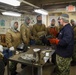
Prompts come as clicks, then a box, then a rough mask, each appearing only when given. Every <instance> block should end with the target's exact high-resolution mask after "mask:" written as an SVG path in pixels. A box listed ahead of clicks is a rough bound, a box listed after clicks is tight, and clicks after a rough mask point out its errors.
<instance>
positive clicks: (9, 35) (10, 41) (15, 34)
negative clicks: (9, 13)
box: [6, 22, 21, 75]
mask: <svg viewBox="0 0 76 75" xmlns="http://www.w3.org/2000/svg"><path fill="white" fill-rule="evenodd" d="M17 28H18V22H14V23H13V24H11V28H10V29H8V30H7V32H6V43H7V47H8V48H9V50H10V51H12V52H13V54H16V48H17V46H18V45H19V44H20V43H21V37H20V32H19V31H18V30H17ZM17 40H18V41H17ZM16 65H17V63H16V62H11V65H10V72H11V75H16V74H17V72H16V68H17V67H16Z"/></svg>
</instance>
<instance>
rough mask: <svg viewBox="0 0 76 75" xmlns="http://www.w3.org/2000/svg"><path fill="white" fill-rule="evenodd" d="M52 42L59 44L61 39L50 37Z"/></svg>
mask: <svg viewBox="0 0 76 75" xmlns="http://www.w3.org/2000/svg"><path fill="white" fill-rule="evenodd" d="M49 41H50V43H51V44H56V45H57V44H58V43H59V39H56V38H53V39H49Z"/></svg>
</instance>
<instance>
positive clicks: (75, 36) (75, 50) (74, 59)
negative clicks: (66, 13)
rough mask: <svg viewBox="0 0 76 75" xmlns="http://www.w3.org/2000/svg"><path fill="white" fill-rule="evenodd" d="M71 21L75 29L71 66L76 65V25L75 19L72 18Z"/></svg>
mask: <svg viewBox="0 0 76 75" xmlns="http://www.w3.org/2000/svg"><path fill="white" fill-rule="evenodd" d="M70 23H71V26H72V28H73V30H74V51H73V57H72V62H71V66H75V65H76V25H75V21H74V20H73V19H71V21H70Z"/></svg>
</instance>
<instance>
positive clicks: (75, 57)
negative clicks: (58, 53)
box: [72, 43, 76, 61]
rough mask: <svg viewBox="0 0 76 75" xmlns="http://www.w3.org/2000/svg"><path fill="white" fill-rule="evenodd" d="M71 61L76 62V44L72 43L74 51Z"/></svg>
mask: <svg viewBox="0 0 76 75" xmlns="http://www.w3.org/2000/svg"><path fill="white" fill-rule="evenodd" d="M72 59H73V61H76V43H74V51H73V57H72Z"/></svg>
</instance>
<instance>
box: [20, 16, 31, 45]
mask: <svg viewBox="0 0 76 75" xmlns="http://www.w3.org/2000/svg"><path fill="white" fill-rule="evenodd" d="M29 24H30V18H29V17H25V22H24V23H23V24H22V25H21V26H20V34H21V39H22V42H23V43H24V44H26V45H27V46H28V45H29V44H30V39H32V36H31V32H30V27H29Z"/></svg>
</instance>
